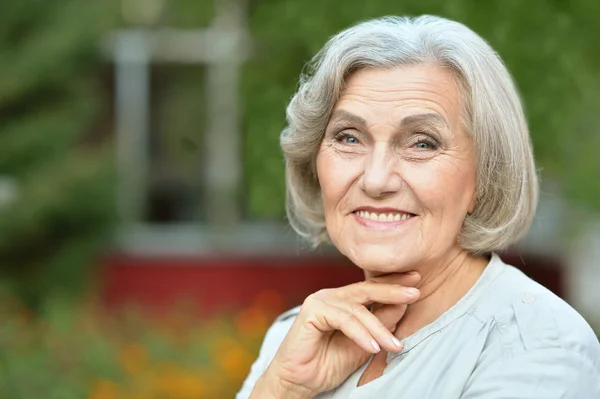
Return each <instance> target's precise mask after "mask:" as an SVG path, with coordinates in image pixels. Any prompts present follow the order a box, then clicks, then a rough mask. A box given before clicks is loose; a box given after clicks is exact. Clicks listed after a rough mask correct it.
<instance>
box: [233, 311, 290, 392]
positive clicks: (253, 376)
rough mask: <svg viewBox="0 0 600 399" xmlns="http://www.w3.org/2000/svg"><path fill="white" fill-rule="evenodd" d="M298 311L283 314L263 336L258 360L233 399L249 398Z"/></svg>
mask: <svg viewBox="0 0 600 399" xmlns="http://www.w3.org/2000/svg"><path fill="white" fill-rule="evenodd" d="M299 310H300V307H299V306H298V307H296V308H293V309H291V310H289V311H287V312H285V313H283V314H282V315H281V316H279V317H278V318H277V320H275V322H274V323H273V325H272V326H271V327H270V328H269V330H268V331H267V333H266V334H265V338H264V340H263V343H262V346H261V348H260V351H259V352H258V358H257V359H256V360H255V361H254V363H253V364H252V367H251V368H250V373H249V374H248V376H247V377H246V380H245V381H244V383H243V384H242V387H241V389H240V391H239V392H238V393H237V395H236V396H235V399H248V398H249V397H250V394H251V393H252V390H253V389H254V385H255V384H256V381H257V380H258V379H259V378H260V376H262V375H263V373H264V372H265V370H266V369H267V367H268V366H269V364H270V363H271V360H272V359H273V357H274V356H275V353H277V350H278V349H279V346H280V345H281V343H282V342H283V339H284V338H285V336H286V335H287V332H288V331H289V329H290V327H291V326H292V323H293V322H294V320H295V318H296V315H297V314H298V312H299Z"/></svg>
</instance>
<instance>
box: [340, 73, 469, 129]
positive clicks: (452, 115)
mask: <svg viewBox="0 0 600 399" xmlns="http://www.w3.org/2000/svg"><path fill="white" fill-rule="evenodd" d="M341 108H343V109H344V110H348V111H351V112H352V113H355V114H358V115H361V116H362V117H364V118H365V119H366V120H367V122H369V116H370V115H377V116H380V115H381V114H385V115H386V116H387V117H390V118H401V117H405V116H407V115H410V114H413V113H423V112H424V111H425V112H426V113H436V114H439V115H440V116H441V117H443V118H444V119H445V120H447V121H448V122H449V124H450V125H453V126H457V124H458V123H459V120H460V94H459V88H458V85H457V83H456V79H455V78H454V76H453V75H452V73H451V72H450V71H448V70H447V69H444V68H441V67H437V66H433V65H414V66H406V67H398V68H392V69H379V68H368V69H362V70H359V71H357V72H355V73H354V74H352V75H351V76H350V77H349V78H348V80H347V81H346V85H345V88H344V90H343V92H342V94H341V96H340V98H339V100H338V101H337V103H336V106H335V109H341Z"/></svg>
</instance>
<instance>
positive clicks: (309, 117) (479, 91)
mask: <svg viewBox="0 0 600 399" xmlns="http://www.w3.org/2000/svg"><path fill="white" fill-rule="evenodd" d="M418 64H429V65H432V64H433V65H437V66H439V67H442V68H445V69H447V70H449V71H451V72H452V73H453V75H454V77H455V79H456V80H457V83H458V84H459V87H460V91H461V97H462V98H461V100H462V107H463V114H464V115H462V116H463V122H464V125H465V129H466V130H467V132H469V133H470V134H471V137H472V138H473V141H474V145H475V149H476V152H477V155H476V163H477V164H476V167H477V181H476V205H475V209H474V210H473V212H471V213H470V214H468V215H467V216H466V217H465V220H464V222H463V226H462V230H461V233H460V236H459V242H460V244H461V246H462V247H463V248H464V249H466V250H468V251H469V252H471V253H473V254H487V253H490V252H494V251H501V250H505V249H506V248H507V247H508V246H510V245H511V244H513V243H515V242H516V241H517V240H518V239H519V238H520V237H521V236H522V235H523V234H524V233H525V232H526V231H527V229H528V228H529V226H530V224H531V221H532V219H533V217H534V214H535V209H536V206H537V199H538V180H537V175H536V170H535V163H534V159H533V153H532V145H531V140H530V137H529V130H528V127H527V123H526V121H525V116H524V113H523V108H522V105H521V102H520V99H519V96H518V94H517V91H516V89H515V85H514V83H513V81H512V78H511V76H510V74H509V73H508V71H507V69H506V67H505V66H504V64H503V62H502V60H501V59H500V57H499V56H498V55H497V53H496V52H495V51H494V50H493V49H492V48H491V47H490V46H489V45H488V44H487V42H486V41H485V40H483V39H482V38H481V37H480V36H479V35H477V34H476V33H475V32H473V31H472V30H470V29H469V28H467V27H466V26H464V25H462V24H460V23H458V22H454V21H450V20H447V19H444V18H440V17H435V16H421V17H416V18H409V17H383V18H379V19H374V20H370V21H366V22H361V23H359V24H357V25H355V26H353V27H350V28H348V29H346V30H344V31H342V32H340V33H338V34H337V35H335V36H333V37H332V38H331V39H330V40H329V41H328V42H327V43H326V45H325V46H324V47H323V49H321V51H319V52H318V53H317V54H316V55H315V57H314V58H313V59H312V61H311V62H309V63H308V64H307V67H306V68H305V70H304V71H303V73H302V75H301V77H300V85H299V88H298V91H297V92H296V93H295V94H294V96H293V97H292V99H291V101H290V103H289V105H288V107H287V122H288V126H287V127H286V128H285V129H284V130H283V132H282V134H281V147H282V149H283V154H284V156H285V161H286V186H287V194H286V197H287V199H286V202H287V203H286V209H287V215H288V219H289V222H290V224H291V225H292V227H293V228H294V230H296V232H298V234H300V235H301V236H302V237H305V238H307V239H309V240H310V241H311V242H312V243H313V244H314V245H315V246H316V245H318V244H320V243H322V242H326V241H328V235H327V230H326V226H325V215H324V210H323V204H322V200H321V191H320V190H321V189H320V186H319V181H318V177H317V173H316V156H317V153H318V151H319V148H320V145H321V141H322V140H323V135H324V132H325V128H326V126H327V123H328V121H329V118H330V116H331V112H332V110H333V108H334V106H335V104H336V102H337V100H338V99H339V97H340V94H341V93H342V91H343V89H344V85H345V81H346V80H347V78H348V77H349V76H350V75H351V74H352V73H353V72H355V71H357V70H360V69H364V68H396V67H401V66H408V65H418Z"/></svg>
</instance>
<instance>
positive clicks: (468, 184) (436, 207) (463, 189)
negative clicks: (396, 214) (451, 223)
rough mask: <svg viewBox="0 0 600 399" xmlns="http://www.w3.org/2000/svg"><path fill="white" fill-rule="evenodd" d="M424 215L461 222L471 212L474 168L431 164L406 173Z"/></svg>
mask: <svg viewBox="0 0 600 399" xmlns="http://www.w3.org/2000/svg"><path fill="white" fill-rule="evenodd" d="M407 176H410V177H407V184H408V185H409V186H410V187H411V188H412V190H413V192H414V193H415V195H416V197H417V198H418V199H419V202H420V203H421V205H422V206H423V207H424V208H425V209H424V210H423V211H425V212H427V213H430V214H433V215H434V216H438V217H443V218H446V217H451V218H457V217H459V218H461V219H462V217H464V215H465V214H466V213H467V212H468V211H469V207H470V206H471V202H472V199H473V197H474V192H475V172H474V168H472V167H471V166H470V163H469V164H468V165H461V164H458V165H456V164H454V163H443V162H439V163H431V164H429V165H426V166H423V165H421V167H418V166H417V167H415V168H414V169H413V170H412V171H410V172H408V173H407Z"/></svg>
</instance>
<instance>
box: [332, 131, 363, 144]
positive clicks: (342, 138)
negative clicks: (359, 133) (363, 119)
mask: <svg viewBox="0 0 600 399" xmlns="http://www.w3.org/2000/svg"><path fill="white" fill-rule="evenodd" d="M335 141H337V142H339V143H342V144H351V145H356V144H360V141H358V139H357V138H356V136H353V135H352V134H350V133H347V132H341V133H338V134H337V135H336V136H335Z"/></svg>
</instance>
